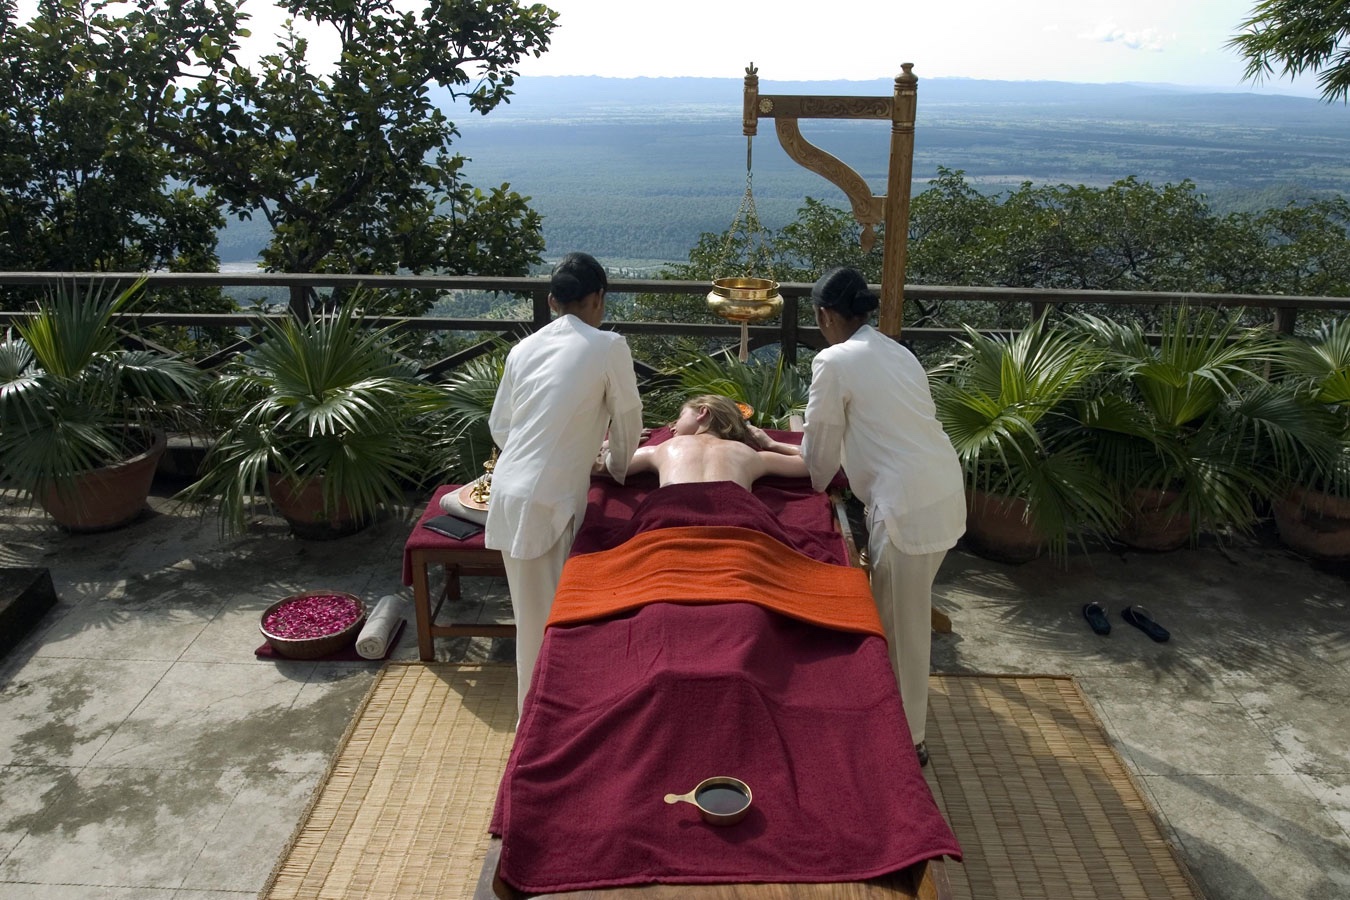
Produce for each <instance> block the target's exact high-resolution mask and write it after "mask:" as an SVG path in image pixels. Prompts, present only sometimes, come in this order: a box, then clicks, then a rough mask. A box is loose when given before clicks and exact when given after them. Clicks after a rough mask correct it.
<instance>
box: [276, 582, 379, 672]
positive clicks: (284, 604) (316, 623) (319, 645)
mask: <svg viewBox="0 0 1350 900" xmlns="http://www.w3.org/2000/svg"><path fill="white" fill-rule="evenodd" d="M366 612H367V610H366V604H365V603H364V602H363V601H362V600H361V598H360V597H358V596H356V595H355V594H348V593H347V592H346V591H306V592H305V593H303V594H292V595H291V596H289V597H286V598H285V599H283V600H278V601H277V602H276V603H273V604H272V605H271V606H269V607H267V609H266V610H264V611H263V614H262V623H261V624H260V625H259V626H258V628H259V630H260V631H262V635H263V637H264V638H266V639H267V643H268V644H269V645H270V646H271V647H272V649H273V650H274V651H276V653H277V654H278V655H280V656H285V657H287V658H289V659H318V658H319V657H321V656H328V655H329V654H330V653H336V652H337V651H339V650H341V649H342V648H344V647H346V646H348V645H349V644H352V643H354V642H355V641H356V636H357V635H358V634H359V633H360V632H361V626H362V625H364V624H365V621H366Z"/></svg>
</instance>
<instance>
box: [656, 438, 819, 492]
mask: <svg viewBox="0 0 1350 900" xmlns="http://www.w3.org/2000/svg"><path fill="white" fill-rule="evenodd" d="M644 470H645V471H654V472H656V473H657V475H658V476H659V477H660V479H661V486H662V487H665V486H666V485H668V484H690V483H697V482H705V481H734V482H736V483H737V484H739V485H740V486H741V487H743V488H745V489H746V490H750V488H751V485H752V484H754V482H755V479H756V478H760V477H762V476H764V475H787V476H793V477H804V476H805V475H806V465H805V463H803V462H802V460H801V457H800V456H787V455H784V454H781V453H773V452H770V451H765V450H755V449H753V448H751V447H750V446H749V445H748V444H742V443H741V442H740V441H729V440H724V439H723V438H719V437H716V436H714V435H711V434H707V433H704V434H687V435H676V436H674V437H672V438H670V439H668V440H666V441H663V442H662V443H660V444H657V445H656V446H654V447H641V448H639V449H638V451H637V453H636V454H635V455H634V456H633V465H632V466H631V467H630V471H644ZM798 470H800V471H798Z"/></svg>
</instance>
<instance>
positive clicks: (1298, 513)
mask: <svg viewBox="0 0 1350 900" xmlns="http://www.w3.org/2000/svg"><path fill="white" fill-rule="evenodd" d="M1271 511H1272V512H1273V513H1274V514H1275V525H1276V527H1278V528H1279V530H1280V540H1281V541H1283V542H1284V543H1285V544H1286V545H1287V546H1289V547H1290V548H1291V549H1293V550H1296V551H1298V552H1299V553H1302V554H1303V555H1304V556H1311V557H1313V558H1314V559H1325V560H1334V561H1338V562H1339V561H1342V560H1350V499H1347V498H1345V497H1337V496H1335V495H1334V494H1324V493H1322V492H1321V491H1311V490H1308V489H1307V488H1301V487H1296V488H1292V489H1291V490H1290V491H1289V492H1288V493H1287V494H1285V495H1284V496H1283V497H1277V498H1276V499H1275V501H1274V502H1273V503H1272V504H1271Z"/></svg>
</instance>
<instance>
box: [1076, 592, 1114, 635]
mask: <svg viewBox="0 0 1350 900" xmlns="http://www.w3.org/2000/svg"><path fill="white" fill-rule="evenodd" d="M1083 618H1085V619H1087V623H1088V624H1089V625H1091V626H1092V630H1093V631H1095V632H1097V633H1098V634H1110V633H1111V621H1110V620H1109V619H1107V618H1106V607H1105V606H1102V605H1101V604H1100V603H1098V602H1097V601H1096V600H1093V601H1092V602H1091V603H1084V604H1083Z"/></svg>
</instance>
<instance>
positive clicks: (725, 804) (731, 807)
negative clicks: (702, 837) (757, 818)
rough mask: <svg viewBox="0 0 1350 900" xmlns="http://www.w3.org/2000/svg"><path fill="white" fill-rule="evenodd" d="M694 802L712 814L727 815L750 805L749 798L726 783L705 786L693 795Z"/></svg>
mask: <svg viewBox="0 0 1350 900" xmlns="http://www.w3.org/2000/svg"><path fill="white" fill-rule="evenodd" d="M694 802H696V803H697V804H698V805H699V807H700V808H702V809H706V810H707V811H708V812H710V813H712V814H713V815H718V816H729V815H733V814H734V813H738V812H740V811H741V810H743V809H745V808H746V807H747V806H749V805H750V798H749V797H747V796H745V794H743V793H741V792H740V791H739V790H737V789H736V788H734V787H732V786H730V785H726V784H714V785H711V786H709V787H705V788H704V789H703V790H701V791H699V792H698V793H697V794H695V795H694Z"/></svg>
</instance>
